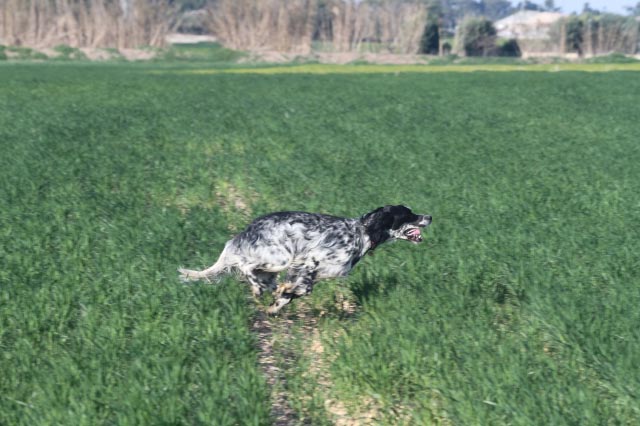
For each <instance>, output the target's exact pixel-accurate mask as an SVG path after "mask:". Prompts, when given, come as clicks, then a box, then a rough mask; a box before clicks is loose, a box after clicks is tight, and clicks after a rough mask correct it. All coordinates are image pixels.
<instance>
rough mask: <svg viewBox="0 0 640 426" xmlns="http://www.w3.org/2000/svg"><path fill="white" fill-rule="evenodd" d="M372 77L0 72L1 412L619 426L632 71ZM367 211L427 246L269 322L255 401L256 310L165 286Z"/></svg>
mask: <svg viewBox="0 0 640 426" xmlns="http://www.w3.org/2000/svg"><path fill="white" fill-rule="evenodd" d="M197 66H198V67H202V68H203V69H204V68H206V67H203V66H202V64H201V63H199V64H197ZM374 68H375V70H374V69H371V70H368V69H367V68H366V67H365V68H359V67H351V68H348V69H349V70H352V71H353V72H344V73H343V72H339V73H336V72H334V73H331V72H329V73H326V74H324V73H311V72H307V71H308V69H307V68H305V67H301V68H299V69H296V68H295V67H294V68H288V69H287V71H286V73H278V72H275V71H268V72H262V71H260V72H261V73H257V72H254V73H250V74H244V73H239V72H233V73H231V72H227V73H222V72H217V71H216V72H208V71H207V70H204V71H203V70H200V68H198V69H195V68H194V67H193V66H190V67H189V66H184V67H183V66H181V65H180V64H174V65H170V66H166V65H162V64H147V65H140V64H137V65H136V64H125V63H121V64H117V63H112V64H102V65H100V64H86V63H68V64H64V63H53V64H36V63H34V64H2V65H0V144H1V148H2V151H1V152H2V155H0V179H1V180H0V181H1V182H2V185H1V186H0V424H3V425H30V426H31V425H54V424H59V425H99V424H117V425H141V424H197V425H199V424H202V425H204V424H216V425H236V424H237V425H245V424H247V425H267V424H271V423H272V422H273V420H274V419H273V414H272V412H273V409H272V404H273V394H274V393H275V392H279V393H280V394H284V395H286V398H285V399H286V401H287V405H288V406H289V408H291V409H292V410H293V412H294V415H293V418H292V419H291V423H292V424H298V423H300V424H314V425H316V424H332V423H334V422H336V423H338V424H407V425H414V424H419V425H428V424H444V425H489V424H493V425H503V424H504V425H506V424H513V425H603V424H611V425H635V424H639V423H640V402H639V401H640V327H639V326H640V309H639V306H640V256H639V254H640V226H638V224H639V223H640V166H639V165H640V102H638V100H639V99H640V73H638V72H637V70H636V71H634V70H627V71H610V72H593V73H588V72H583V71H576V70H574V71H563V72H530V70H522V71H521V72H490V71H491V70H488V71H480V72H472V73H451V72H437V73H430V72H428V73H421V72H414V71H410V70H409V71H407V72H405V70H403V69H402V68H397V69H394V68H393V67H387V68H383V69H379V68H378V67H374ZM318 69H319V68H318ZM199 70H200V71H199ZM604 70H605V69H593V71H604ZM296 71H297V72H296ZM538 71H540V70H538ZM584 71H587V70H584ZM390 203H404V204H407V205H409V206H411V207H412V208H414V209H415V210H416V211H418V212H422V213H429V214H431V215H433V217H434V220H433V224H432V226H431V227H430V228H429V229H428V230H427V231H426V232H425V237H426V240H425V242H424V243H422V244H421V245H413V244H409V243H405V242H397V243H394V244H389V245H386V246H383V247H381V248H379V249H378V250H377V252H376V254H375V255H374V256H367V258H366V259H364V260H363V261H362V262H361V263H360V264H359V265H358V266H357V268H356V269H355V270H354V271H353V273H352V275H351V276H350V277H349V278H348V279H345V280H340V281H338V280H333V281H326V282H321V283H320V284H318V285H317V286H316V289H315V290H314V293H313V295H311V296H310V297H308V298H306V299H303V300H298V301H295V302H294V303H292V304H291V305H289V306H288V307H287V308H285V310H284V312H283V314H282V315H281V316H279V317H276V318H272V319H270V320H269V322H270V324H271V325H272V327H273V330H274V332H273V333H274V335H273V336H272V337H273V339H274V342H275V343H274V346H273V348H274V351H275V354H274V357H275V362H276V363H277V364H278V365H279V366H280V368H281V371H282V376H283V377H281V378H280V381H279V385H278V386H279V388H278V389H277V390H274V389H273V386H272V385H271V384H270V382H269V378H268V377H267V376H266V375H265V372H264V370H263V368H261V366H260V362H259V360H260V359H261V356H262V355H261V346H260V341H259V338H258V336H257V334H256V331H255V330H254V327H253V326H252V324H253V321H254V319H255V318H256V317H257V316H259V314H258V312H259V310H260V309H262V308H263V307H264V305H266V304H267V303H268V302H269V301H268V298H265V300H263V301H262V302H263V305H262V306H259V305H256V304H255V303H254V302H253V301H251V298H250V296H249V291H248V288H247V287H246V286H245V285H239V284H238V283H237V281H236V280H234V279H233V278H232V277H230V278H225V279H224V280H223V281H222V282H220V283H219V284H217V285H207V284H200V285H198V284H196V285H191V286H184V285H182V284H180V283H179V281H178V279H177V273H176V269H177V267H179V266H186V267H192V268H200V267H204V266H208V265H210V264H211V263H213V261H214V260H215V258H216V256H217V255H218V253H219V252H220V250H221V249H222V247H223V245H224V243H225V241H227V239H229V238H230V237H231V236H232V235H234V234H235V233H237V232H238V230H240V229H242V227H243V226H244V225H246V224H247V223H248V222H249V221H250V220H251V218H252V217H255V216H257V215H260V214H264V213H267V212H270V211H275V210H307V211H316V212H324V213H330V214H335V215H344V216H352V217H355V216H359V215H361V214H363V213H365V212H367V211H369V210H372V209H374V208H376V207H379V206H381V205H384V204H390ZM285 329H286V331H285ZM347 421H351V422H353V423H348V422H347Z"/></svg>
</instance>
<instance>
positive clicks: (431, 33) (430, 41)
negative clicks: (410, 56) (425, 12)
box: [420, 19, 440, 55]
mask: <svg viewBox="0 0 640 426" xmlns="http://www.w3.org/2000/svg"><path fill="white" fill-rule="evenodd" d="M420 53H424V54H427V55H437V54H438V53H440V28H439V27H438V22H437V21H435V20H433V19H429V20H428V21H427V25H425V27H424V34H422V39H421V40H420Z"/></svg>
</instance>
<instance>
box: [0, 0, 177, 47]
mask: <svg viewBox="0 0 640 426" xmlns="http://www.w3.org/2000/svg"><path fill="white" fill-rule="evenodd" d="M174 18H175V10H174V9H172V8H171V7H170V6H168V2H166V1H165V0H129V1H126V0H121V1H112V2H104V1H84V0H0V39H1V40H2V43H4V44H8V45H14V46H31V47H44V46H56V45H63V44H64V45H69V46H74V47H116V48H132V47H140V46H162V45H164V43H165V37H166V35H167V33H168V32H169V30H170V29H171V26H172V22H173V20H174Z"/></svg>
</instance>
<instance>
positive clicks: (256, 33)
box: [207, 0, 317, 53]
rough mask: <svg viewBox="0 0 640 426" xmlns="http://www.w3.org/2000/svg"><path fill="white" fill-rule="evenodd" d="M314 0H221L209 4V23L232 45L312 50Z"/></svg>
mask: <svg viewBox="0 0 640 426" xmlns="http://www.w3.org/2000/svg"><path fill="white" fill-rule="evenodd" d="M316 10H317V5H316V2H315V0H290V1H287V2H283V1H279V0H218V1H216V2H213V3H211V4H210V5H209V6H208V8H207V12H208V16H209V19H208V27H209V30H210V31H211V32H212V33H213V34H214V35H216V36H217V37H218V38H219V39H220V41H222V42H223V43H224V44H225V45H226V46H227V47H230V48H232V49H243V50H256V49H272V50H278V51H296V52H301V53H306V52H308V51H310V50H311V41H312V33H313V22H314V19H315V13H316Z"/></svg>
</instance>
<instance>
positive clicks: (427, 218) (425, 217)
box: [420, 214, 431, 226]
mask: <svg viewBox="0 0 640 426" xmlns="http://www.w3.org/2000/svg"><path fill="white" fill-rule="evenodd" d="M430 224H431V215H429V214H425V215H422V220H421V221H420V225H422V226H428V225H430Z"/></svg>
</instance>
